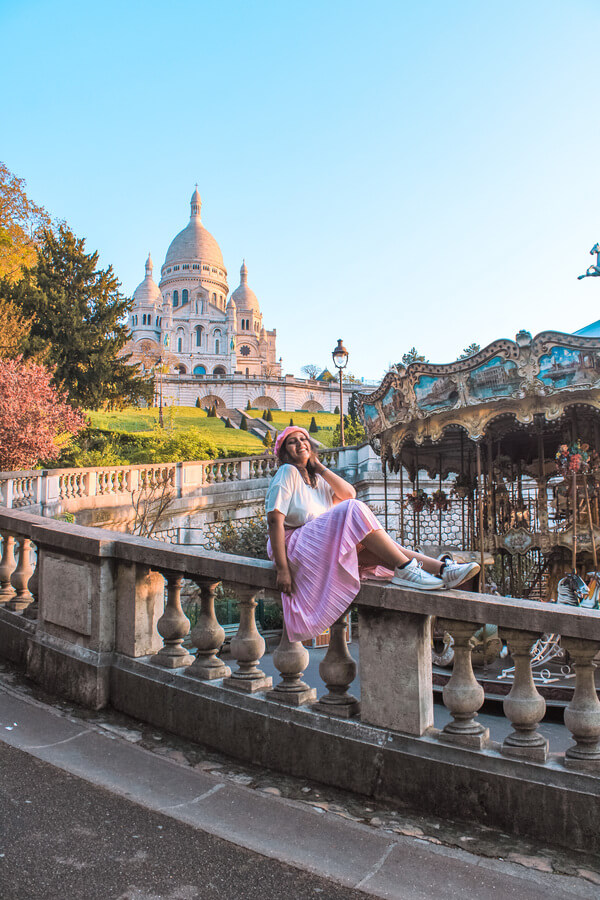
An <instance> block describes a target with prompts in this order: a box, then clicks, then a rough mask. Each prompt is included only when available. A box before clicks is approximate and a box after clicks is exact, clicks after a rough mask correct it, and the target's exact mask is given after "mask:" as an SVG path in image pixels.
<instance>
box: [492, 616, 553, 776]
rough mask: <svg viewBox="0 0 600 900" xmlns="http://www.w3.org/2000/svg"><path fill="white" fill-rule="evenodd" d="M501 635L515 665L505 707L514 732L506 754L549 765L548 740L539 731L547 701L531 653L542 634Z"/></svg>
mask: <svg viewBox="0 0 600 900" xmlns="http://www.w3.org/2000/svg"><path fill="white" fill-rule="evenodd" d="M501 636H502V637H503V638H505V639H506V641H507V642H508V649H509V651H510V655H511V656H512V658H513V662H514V664H515V678H514V682H513V685H512V687H511V690H510V693H509V694H508V696H507V697H506V699H505V700H504V704H503V706H504V715H505V716H506V718H507V719H508V720H509V721H510V722H511V724H512V726H513V728H514V731H513V732H512V734H509V735H508V737H506V738H505V740H504V743H503V744H502V753H503V754H505V755H506V756H518V757H521V758H525V759H533V760H535V761H536V762H546V760H547V758H548V740H547V739H546V738H545V737H543V736H542V735H541V734H540V733H539V732H538V731H537V726H538V725H539V723H540V722H541V721H542V719H543V718H544V715H545V712H546V701H545V700H544V698H543V697H542V696H541V694H540V693H539V691H538V689H537V688H536V686H535V684H534V681H533V675H532V672H531V650H532V647H533V646H534V644H535V643H536V641H537V640H538V639H539V637H540V635H539V634H535V633H533V632H530V631H515V630H513V629H511V628H503V629H502V631H501Z"/></svg>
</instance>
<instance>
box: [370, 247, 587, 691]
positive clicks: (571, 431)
mask: <svg viewBox="0 0 600 900" xmlns="http://www.w3.org/2000/svg"><path fill="white" fill-rule="evenodd" d="M598 251H599V253H600V247H598ZM598 271H599V273H600V270H598ZM589 274H592V273H589ZM593 274H595V273H593ZM358 401H359V407H360V410H361V414H362V418H363V421H364V423H365V428H366V432H367V436H368V439H369V441H370V443H371V445H372V446H373V448H374V449H375V451H376V452H377V453H379V454H380V456H381V460H382V467H383V469H384V472H385V475H386V479H385V483H386V486H388V485H389V484H390V478H389V476H388V473H390V472H391V473H397V475H398V479H399V496H400V499H399V502H398V508H399V528H398V540H399V542H400V543H402V542H403V541H404V539H405V534H406V532H407V530H410V531H411V532H412V538H413V540H414V543H415V544H416V545H421V543H422V542H421V520H422V519H423V516H424V515H427V516H428V517H429V520H430V521H431V518H432V517H435V516H437V517H438V520H439V532H438V537H439V540H438V543H437V545H436V546H434V545H432V544H431V543H429V544H424V543H423V549H424V550H426V552H428V553H434V552H435V551H438V552H439V553H440V554H441V553H450V554H452V555H454V556H455V557H456V558H461V557H462V558H463V559H476V560H477V561H478V562H480V564H481V571H480V575H479V583H478V584H476V585H474V586H473V589H474V590H479V591H481V592H486V591H488V592H490V591H498V592H499V593H501V594H503V595H505V596H510V597H515V598H519V597H523V598H527V599H536V600H539V601H540V602H554V603H556V602H559V603H568V604H574V605H581V606H584V607H587V608H589V609H599V595H600V575H598V574H597V569H598V548H599V547H600V456H599V451H600V338H592V337H582V336H578V335H571V334H562V333H560V332H554V331H545V332H542V333H541V334H538V335H536V337H532V336H531V334H530V333H529V332H527V331H521V332H519V333H518V334H517V336H516V338H515V340H514V341H511V340H498V341H494V342H493V343H492V344H490V345H489V346H487V347H485V348H484V349H483V350H480V351H479V352H478V353H475V354H473V355H472V356H469V357H467V358H464V359H460V360H457V361H456V362H453V363H450V364H447V365H434V364H431V363H421V362H415V363H411V364H410V365H409V366H408V367H406V368H405V367H403V366H398V367H397V369H396V370H395V371H391V372H389V373H388V374H387V375H386V376H385V378H384V379H383V381H382V383H381V385H380V386H379V388H378V389H377V390H376V391H375V392H374V393H372V394H359V395H358ZM423 473H426V474H427V475H428V476H429V478H430V479H431V480H434V481H437V483H438V488H437V490H435V491H433V492H432V493H431V494H428V493H427V492H426V491H425V490H424V489H423V487H422V485H420V484H419V477H420V476H421V478H422V477H423ZM407 481H408V482H409V484H406V482H407ZM386 506H387V498H386ZM450 510H452V513H453V514H454V521H455V522H456V521H457V519H458V521H459V523H460V525H459V528H458V539H457V540H456V541H455V542H454V544H452V545H448V544H444V540H443V535H444V533H445V532H444V529H443V522H444V517H445V516H447V515H448V514H449V511H450ZM407 526H410V529H409V528H408V527H407ZM428 533H429V535H431V530H429V532H428ZM454 533H455V535H456V530H455V532H454ZM448 637H449V636H447V635H443V634H442V635H440V634H437V635H436V639H435V641H434V644H435V646H434V663H436V665H437V666H438V667H441V668H444V667H447V666H449V665H451V664H452V658H453V651H452V647H451V645H450V644H449V641H448ZM477 640H478V642H479V643H478V646H477V647H476V651H477V653H476V656H477V655H478V656H479V658H480V661H481V664H482V665H484V666H485V667H487V668H490V670H491V669H493V668H494V666H495V674H492V675H491V676H490V684H491V687H490V692H491V693H494V692H496V693H499V694H501V693H502V692H503V691H502V687H501V685H502V684H503V683H505V682H507V681H509V680H510V678H511V675H512V669H511V667H510V666H509V665H508V661H506V660H504V659H503V655H505V653H506V650H505V648H503V647H502V642H501V641H500V640H499V638H498V635H497V632H496V630H495V629H494V628H490V627H489V626H486V627H485V628H484V629H481V633H480V634H478V635H477ZM535 651H536V656H535V662H536V670H535V671H536V681H538V682H539V683H540V684H541V685H542V686H546V696H547V697H548V698H549V699H559V700H560V699H561V698H562V699H563V700H566V699H568V697H567V694H568V692H569V689H572V688H570V684H571V685H572V682H570V683H569V678H570V676H571V674H572V673H571V671H570V666H569V660H568V658H566V657H565V654H564V651H562V650H561V649H560V646H559V644H558V637H557V636H556V635H544V636H543V638H542V639H541V640H540V641H539V646H536V648H535ZM484 684H485V682H484ZM508 689H509V685H506V691H507V690H508ZM563 689H564V690H563ZM506 691H504V692H506ZM553 691H554V693H553ZM561 691H562V694H560V692H561ZM559 695H560V696H559Z"/></svg>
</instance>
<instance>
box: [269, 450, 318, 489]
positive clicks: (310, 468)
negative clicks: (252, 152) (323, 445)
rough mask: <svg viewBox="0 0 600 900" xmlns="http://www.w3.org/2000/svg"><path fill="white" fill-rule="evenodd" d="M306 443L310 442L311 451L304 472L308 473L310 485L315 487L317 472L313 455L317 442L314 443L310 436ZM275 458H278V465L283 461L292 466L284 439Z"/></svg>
mask: <svg viewBox="0 0 600 900" xmlns="http://www.w3.org/2000/svg"><path fill="white" fill-rule="evenodd" d="M308 443H309V444H310V449H311V451H312V452H311V455H310V457H309V460H308V462H307V463H306V474H307V475H308V478H309V481H310V486H311V487H316V486H317V472H316V469H315V464H314V462H313V456H314V454H315V453H316V452H317V447H318V444H316V443H315V442H314V441H313V440H312V438H308ZM277 458H278V460H279V465H282V464H283V463H289V464H290V465H292V466H293V465H294V463H293V462H292V461H291V459H290V457H289V455H288V452H287V450H286V449H285V441H284V442H283V444H282V445H281V447H280V448H279V450H278V451H277Z"/></svg>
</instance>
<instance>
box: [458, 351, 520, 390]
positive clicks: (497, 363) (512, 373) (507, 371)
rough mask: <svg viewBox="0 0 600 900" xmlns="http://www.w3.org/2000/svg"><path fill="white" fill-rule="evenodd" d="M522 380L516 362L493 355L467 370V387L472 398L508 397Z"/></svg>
mask: <svg viewBox="0 0 600 900" xmlns="http://www.w3.org/2000/svg"><path fill="white" fill-rule="evenodd" d="M521 381H522V378H521V376H520V375H519V371H518V369H517V365H516V363H514V362H512V360H508V359H504V358H503V357H502V356H493V357H492V358H491V359H488V360H487V362H485V363H483V364H482V365H481V366H478V367H477V368H476V369H473V371H472V372H469V375H468V377H467V387H468V390H469V394H470V396H471V398H472V399H474V400H481V401H485V400H494V399H496V398H502V397H509V396H510V395H511V394H513V393H514V392H515V391H516V390H517V389H518V388H519V386H520V384H521Z"/></svg>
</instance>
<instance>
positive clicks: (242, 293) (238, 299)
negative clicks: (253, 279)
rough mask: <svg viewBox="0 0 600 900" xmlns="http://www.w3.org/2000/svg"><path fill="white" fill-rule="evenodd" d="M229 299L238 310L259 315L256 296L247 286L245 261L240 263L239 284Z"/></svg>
mask: <svg viewBox="0 0 600 900" xmlns="http://www.w3.org/2000/svg"><path fill="white" fill-rule="evenodd" d="M231 299H232V300H233V301H234V303H235V305H236V306H237V308H238V310H239V311H240V312H242V311H244V312H245V311H248V312H253V313H254V314H255V315H257V316H260V306H259V305H258V297H257V296H256V294H255V293H254V291H253V290H252V288H249V287H248V268H247V266H246V262H245V261H244V262H243V263H242V268H241V269H240V286H239V287H237V288H236V289H235V291H234V292H233V294H232V295H231Z"/></svg>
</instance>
